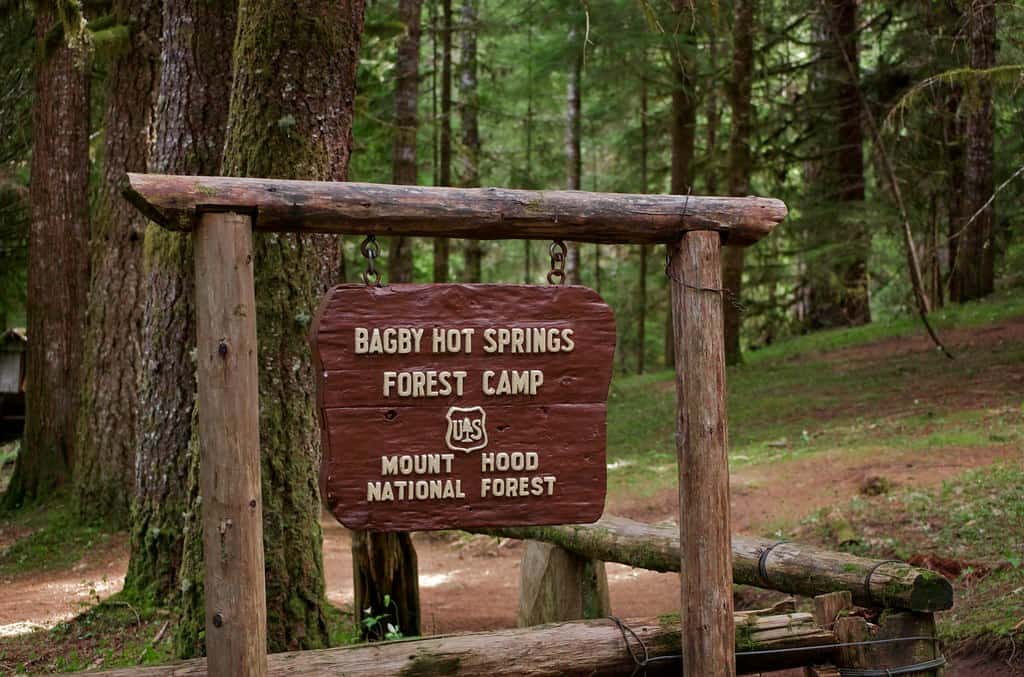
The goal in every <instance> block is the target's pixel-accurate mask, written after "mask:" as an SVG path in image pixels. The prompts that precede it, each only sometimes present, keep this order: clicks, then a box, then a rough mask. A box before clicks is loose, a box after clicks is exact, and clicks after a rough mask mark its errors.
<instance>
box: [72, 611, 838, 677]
mask: <svg viewBox="0 0 1024 677" xmlns="http://www.w3.org/2000/svg"><path fill="white" fill-rule="evenodd" d="M624 622H625V623H626V624H627V625H628V626H629V627H630V628H632V629H633V630H634V631H635V632H636V634H637V636H638V637H639V638H640V640H642V641H643V642H644V644H646V646H647V649H648V651H649V656H650V657H651V658H656V657H661V656H678V655H679V622H678V620H677V619H672V618H670V617H661V618H632V619H625V621H624ZM735 623H736V626H737V627H739V628H741V632H742V635H740V634H739V633H738V634H737V637H736V642H737V645H738V647H740V648H742V649H743V650H750V649H754V650H757V649H783V648H796V647H806V648H807V650H806V651H799V652H793V653H787V654H781V655H779V657H778V658H777V659H776V661H777V662H776V663H775V664H774V665H776V666H778V667H782V668H784V667H793V666H799V665H803V664H805V663H809V662H814V661H817V662H824V661H825V660H827V659H828V658H829V657H830V656H831V654H832V650H831V649H820V648H817V647H818V646H821V645H827V644H831V643H833V642H834V641H835V636H834V635H833V634H832V633H830V632H825V631H823V630H822V629H821V628H819V627H818V626H817V625H815V624H814V621H813V619H812V617H811V615H810V614H806V613H803V614H801V613H796V614H785V615H777V616H755V615H746V614H737V615H736V619H735ZM630 648H631V649H632V650H633V651H634V652H637V653H640V654H641V655H642V649H641V648H640V646H639V645H638V644H637V643H636V641H635V640H634V639H632V638H631V639H630ZM766 664H767V661H766V660H765V659H764V658H758V659H756V660H755V659H747V660H745V661H744V660H741V662H740V669H741V671H742V672H745V673H756V672H760V671H761V667H760V666H761V665H766ZM269 668H270V670H269V674H271V675H281V676H285V675H287V676H288V677H307V676H308V677H314V676H315V677H320V676H321V675H345V676H346V677H410V676H413V675H423V676H427V675H437V676H441V675H444V676H445V677H494V676H495V675H501V676H502V677H628V676H629V675H631V674H634V670H635V668H636V664H635V663H634V661H633V659H632V658H631V657H630V655H629V653H628V652H627V649H626V645H625V643H624V641H623V637H622V632H621V631H620V630H619V628H618V627H617V626H616V625H615V624H614V623H612V621H610V620H609V619H600V620H592V621H574V622H569V623H559V624H551V625H543V626H534V627H530V628H520V629H514V630H499V631H497V632H475V633H467V634H462V635H448V636H441V637H430V638H427V639H413V640H403V641H397V642H378V643H374V644H361V645H357V646H348V647H339V648H336V649H324V650H320V651H300V652H294V653H279V654H272V655H271V656H270V657H269ZM90 674H92V675H95V676H96V677H99V676H101V675H102V676H103V677H128V676H129V675H132V676H136V675H137V676H138V677H200V676H202V675H206V674H207V670H206V661H205V660H202V659H200V660H192V661H185V662H180V663H172V664H169V665H162V666H156V667H151V668H138V667H136V668H128V669H124V670H111V671H106V672H97V673H90ZM211 674H216V673H212V671H211ZM646 674H647V675H648V676H649V677H663V676H669V675H678V674H679V662H678V661H672V660H667V661H658V662H654V663H651V665H650V666H649V667H648V668H647V671H646Z"/></svg>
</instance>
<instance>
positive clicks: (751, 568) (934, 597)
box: [469, 516, 953, 612]
mask: <svg viewBox="0 0 1024 677" xmlns="http://www.w3.org/2000/svg"><path fill="white" fill-rule="evenodd" d="M469 531H472V532H473V533H483V534H489V535H492V536H503V537H506V538H519V539H527V540H534V541H545V542H547V543H554V544H555V545H558V546H560V547H562V548H565V549H566V550H568V551H569V552H574V553H576V554H578V555H581V556H583V557H589V558H591V559H598V560H603V561H605V562H620V563H622V564H628V565H630V566H634V567H638V568H641V569H651V570H653V571H679V532H678V530H677V529H676V527H674V526H664V527H662V526H654V525H650V524H644V523H642V522H634V521H633V520H629V519H625V518H623V517H612V516H606V517H604V518H602V519H601V520H600V521H599V522H596V523H595V524H586V525H577V526H556V527H505V528H501V529H472V530H469ZM732 557H733V564H732V567H733V582H734V583H742V584H745V585H754V586H757V587H760V588H767V589H770V590H778V591H780V592H788V593H792V594H796V595H805V596H807V597H813V596H814V595H822V594H825V593H829V592H837V591H840V590H849V591H850V593H851V594H852V595H853V600H854V602H856V603H857V604H859V605H861V606H866V607H887V608H894V609H909V610H911V611H922V612H929V611H942V610H944V609H949V608H952V606H953V586H952V585H951V584H950V583H949V581H947V580H946V579H945V578H943V577H942V576H941V575H940V574H938V573H935V572H934V571H929V570H928V569H919V568H917V567H912V566H910V565H909V564H903V563H901V562H886V561H884V560H875V559H868V558H866V557H856V556H854V555H849V554H846V553H840V552H832V551H830V550H825V549H824V548H816V547H813V546H808V545H800V544H797V543H780V542H778V541H775V540H771V539H764V538H753V537H750V536H739V535H733V537H732Z"/></svg>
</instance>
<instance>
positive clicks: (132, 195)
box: [123, 174, 786, 246]
mask: <svg viewBox="0 0 1024 677" xmlns="http://www.w3.org/2000/svg"><path fill="white" fill-rule="evenodd" d="M123 192H124V195H125V197H126V198H127V199H128V200H129V201H131V202H132V204H134V205H135V206H136V207H137V208H138V209H139V210H140V211H142V212H143V213H144V214H145V215H146V216H148V217H149V218H150V219H152V220H153V221H155V222H157V223H158V224H160V225H161V226H163V227H165V228H169V229H171V230H192V229H193V228H195V224H196V219H197V215H198V214H199V213H200V212H203V211H234V212H242V213H248V214H251V215H252V216H253V217H254V223H255V225H254V227H255V229H256V230H265V231H289V232H308V233H312V232H318V233H338V234H345V233H347V234H356V235H370V234H373V235H404V236H422V237H459V238H469V239H478V240H498V239H523V240H551V239H563V240H572V241H576V242H599V243H612V244H629V243H637V244H656V243H659V242H672V241H675V240H678V239H679V237H680V235H681V234H682V233H684V232H686V231H690V230H713V231H718V232H720V233H722V236H723V238H724V240H725V242H726V243H727V244H730V245H739V246H745V245H749V244H752V243H754V242H757V241H758V240H760V239H761V238H762V237H764V236H765V235H767V234H768V233H770V232H771V231H772V229H773V228H774V227H775V225H776V224H778V223H779V222H780V221H782V219H784V218H785V217H786V205H785V204H783V203H782V202H781V201H780V200H775V199H770V198H758V197H701V196H685V195H628V194H621V193H587V192H580V191H530V190H505V189H499V188H437V187H423V186H390V185H384V184H373V183H341V182H329V181H287V180H283V179H240V178H232V177H209V176H167V175H161V174H128V176H127V179H126V185H125V187H124V190H123Z"/></svg>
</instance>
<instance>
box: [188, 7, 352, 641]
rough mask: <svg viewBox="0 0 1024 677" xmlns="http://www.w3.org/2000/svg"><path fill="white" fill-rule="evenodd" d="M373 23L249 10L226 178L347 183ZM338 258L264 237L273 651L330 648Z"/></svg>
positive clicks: (328, 13)
mask: <svg viewBox="0 0 1024 677" xmlns="http://www.w3.org/2000/svg"><path fill="white" fill-rule="evenodd" d="M363 13H364V5H363V2H362V0H346V2H331V1H329V0H298V1H296V0H290V1H287V2H286V1H285V0H242V2H241V3H240V4H239V11H238V37H237V39H236V40H235V43H234V44H235V55H234V82H233V85H232V93H231V106H230V115H229V119H228V132H227V140H226V143H225V150H224V166H223V170H224V173H226V174H230V175H233V176H266V177H281V176H288V177H301V178H308V179H320V180H334V181H339V180H343V179H344V178H345V175H346V172H347V169H348V163H349V158H350V156H351V146H352V117H353V107H354V101H355V76H356V66H357V62H358V54H359V46H360V42H361V36H362V28H363ZM337 251H338V244H337V238H335V237H333V236H325V235H295V234H283V233H257V235H256V237H255V243H254V260H255V267H256V308H257V313H256V315H257V327H258V331H259V336H258V343H259V355H258V359H259V391H260V393H259V395H260V445H261V447H262V461H263V464H262V466H263V467H262V485H263V518H264V519H263V537H264V543H265V553H266V582H267V641H268V645H269V649H270V651H285V650H294V649H300V648H316V647H322V646H324V645H326V644H327V642H328V635H327V622H326V617H325V612H324V610H325V608H326V605H327V601H326V598H325V597H324V578H323V560H322V556H321V553H322V535H321V531H320V526H319V517H320V497H319V495H318V494H319V492H318V488H317V482H316V479H315V478H316V477H317V475H318V469H319V464H320V458H319V456H320V435H319V433H318V424H317V420H316V415H315V411H314V403H315V393H314V391H313V374H312V369H311V363H310V354H309V346H308V343H307V332H308V328H309V323H310V321H311V318H312V316H313V313H314V312H315V309H316V305H317V301H318V300H319V296H320V295H321V294H322V293H323V292H324V291H325V289H326V287H327V286H328V285H329V284H330V283H331V282H332V281H333V280H335V279H337V272H338V268H339V265H338V261H337ZM190 544H191V541H186V548H188V547H189V546H190Z"/></svg>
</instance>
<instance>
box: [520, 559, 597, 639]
mask: <svg viewBox="0 0 1024 677" xmlns="http://www.w3.org/2000/svg"><path fill="white" fill-rule="evenodd" d="M611 613H612V607H611V600H610V599H609V594H608V574H607V572H606V571H605V566H604V562H601V561H599V560H594V559H588V558H586V557H580V556H579V555H577V554H575V553H571V552H569V551H568V550H563V549H562V548H559V547H558V546H557V545H551V544H550V543H542V542H540V541H527V543H526V547H525V548H523V557H522V559H521V560H520V565H519V606H518V608H517V610H516V625H517V626H518V627H520V628H523V627H528V626H531V625H542V624H544V623H557V622H559V621H574V620H578V619H583V618H603V617H605V616H608V615H609V614H611Z"/></svg>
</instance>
